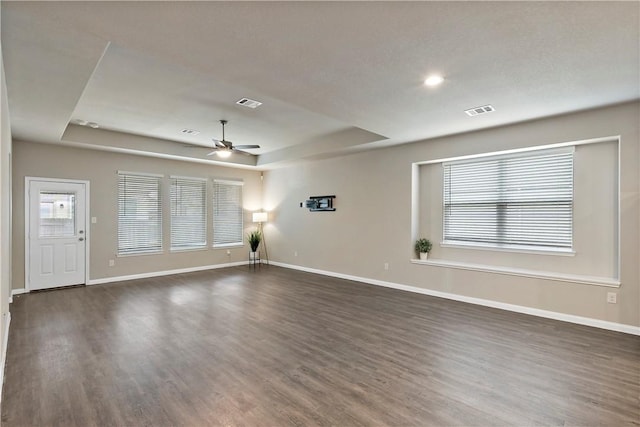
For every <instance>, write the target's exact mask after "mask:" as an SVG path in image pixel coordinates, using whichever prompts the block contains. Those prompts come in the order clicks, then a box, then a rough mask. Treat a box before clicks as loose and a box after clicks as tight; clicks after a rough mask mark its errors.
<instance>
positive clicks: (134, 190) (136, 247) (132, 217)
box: [118, 172, 162, 255]
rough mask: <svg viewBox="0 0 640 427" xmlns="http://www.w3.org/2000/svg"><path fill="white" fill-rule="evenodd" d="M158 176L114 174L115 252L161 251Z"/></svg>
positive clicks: (122, 253) (160, 208) (123, 253)
mask: <svg viewBox="0 0 640 427" xmlns="http://www.w3.org/2000/svg"><path fill="white" fill-rule="evenodd" d="M160 179H161V177H160V176H154V175H138V174H132V173H125V172H119V173H118V254H120V255H127V254H139V253H155V252H162V205H161V200H160Z"/></svg>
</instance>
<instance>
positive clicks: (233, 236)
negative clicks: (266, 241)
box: [213, 180, 243, 247]
mask: <svg viewBox="0 0 640 427" xmlns="http://www.w3.org/2000/svg"><path fill="white" fill-rule="evenodd" d="M242 185H243V182H242V181H223V180H214V181H213V246H214V247H220V246H238V245H242V240H243V239H242V233H243V211H242Z"/></svg>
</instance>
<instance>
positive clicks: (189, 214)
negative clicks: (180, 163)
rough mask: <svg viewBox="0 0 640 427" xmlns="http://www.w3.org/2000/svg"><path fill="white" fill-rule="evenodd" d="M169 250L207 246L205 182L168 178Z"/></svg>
mask: <svg viewBox="0 0 640 427" xmlns="http://www.w3.org/2000/svg"><path fill="white" fill-rule="evenodd" d="M170 198H171V249H194V248H203V247H206V246H207V208H206V206H207V181H206V180H204V179H197V178H182V177H171V191H170Z"/></svg>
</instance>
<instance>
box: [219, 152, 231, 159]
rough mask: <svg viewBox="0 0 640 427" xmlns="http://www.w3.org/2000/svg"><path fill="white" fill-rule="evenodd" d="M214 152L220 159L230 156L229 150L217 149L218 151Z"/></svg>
mask: <svg viewBox="0 0 640 427" xmlns="http://www.w3.org/2000/svg"><path fill="white" fill-rule="evenodd" d="M216 154H217V155H218V157H220V158H221V159H227V158H229V157H230V156H231V150H218V151H216Z"/></svg>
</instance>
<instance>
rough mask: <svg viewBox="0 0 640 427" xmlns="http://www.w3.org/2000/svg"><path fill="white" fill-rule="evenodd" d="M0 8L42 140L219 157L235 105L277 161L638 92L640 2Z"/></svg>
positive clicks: (14, 70)
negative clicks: (77, 122)
mask: <svg viewBox="0 0 640 427" xmlns="http://www.w3.org/2000/svg"><path fill="white" fill-rule="evenodd" d="M0 7H1V8H2V10H1V16H2V27H1V31H2V34H1V35H2V53H3V57H4V66H5V70H6V75H7V88H8V89H7V90H8V95H9V107H10V108H9V109H10V114H11V125H12V132H13V135H14V138H19V139H26V140H34V141H40V142H47V143H69V144H73V145H86V146H88V147H91V148H96V149H110V150H115V151H124V150H128V151H129V152H137V153H140V154H148V155H152V154H154V153H158V154H159V155H165V156H166V155H170V156H174V157H176V158H184V159H198V160H200V161H208V160H209V159H210V158H208V157H206V153H207V152H208V150H207V148H204V147H206V146H210V144H211V142H210V140H211V138H220V137H221V130H220V125H219V123H218V120H220V119H227V120H229V125H228V126H227V132H226V136H227V139H229V140H231V141H233V142H234V143H236V144H259V145H260V146H261V148H260V149H259V150H253V151H252V152H253V153H254V154H259V157H258V158H253V157H249V158H248V157H246V156H235V155H234V156H232V159H231V160H230V161H231V162H235V161H238V162H240V163H242V164H244V165H249V166H251V165H257V166H258V167H261V168H266V167H272V166H275V165H278V164H280V163H282V162H286V161H291V160H295V159H301V158H310V157H314V156H316V157H317V156H323V157H325V156H327V155H339V154H340V153H345V152H352V151H354V150H359V149H369V148H375V147H380V146H384V145H389V144H400V143H407V142H413V141H418V140H423V139H427V138H433V137H437V136H443V135H449V134H454V133H460V132H468V131H472V130H477V129H482V128H487V127H492V126H499V125H504V124H509V123H515V122H520V121H524V120H531V119H536V118H540V117H546V116H551V115H556V114H562V113H567V112H571V111H577V110H582V109H588V108H594V107H598V106H603V105H609V104H614V103H619V102H625V101H630V100H634V99H638V98H640V72H639V67H640V41H639V40H640V34H639V31H640V30H639V28H640V23H639V22H640V3H638V2H349V3H345V2H278V3H271V2H159V3H155V2H43V3H39V2H9V1H2V3H1V6H0ZM433 72H438V73H441V74H443V75H444V77H445V79H446V80H445V82H444V84H443V85H442V86H440V87H437V88H427V87H425V86H424V85H423V84H422V81H423V80H424V78H425V77H426V76H427V75H428V74H429V73H433ZM242 97H249V98H252V99H256V100H258V101H261V102H263V103H264V104H263V105H262V106H260V107H259V108H257V109H255V110H252V109H248V108H246V107H242V106H238V105H236V104H235V102H236V101H237V100H238V99H240V98H242ZM484 104H491V105H493V106H494V107H495V109H496V112H494V113H490V114H487V115H483V116H477V117H473V118H470V117H468V116H466V115H465V114H464V112H463V110H465V109H467V108H471V107H476V106H479V105H484ZM74 119H83V120H88V121H94V122H97V123H99V124H100V125H101V129H99V130H93V129H89V128H81V127H79V126H73V125H71V126H69V123H73V121H74ZM182 128H191V129H196V130H198V131H200V132H201V133H200V134H199V135H197V136H184V135H182V134H180V130H181V129H182ZM157 139H161V140H162V141H158V140H157ZM191 144H193V146H194V147H196V148H190V147H189V145H191ZM198 146H200V147H202V148H197V147H198ZM236 157H237V159H236Z"/></svg>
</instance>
